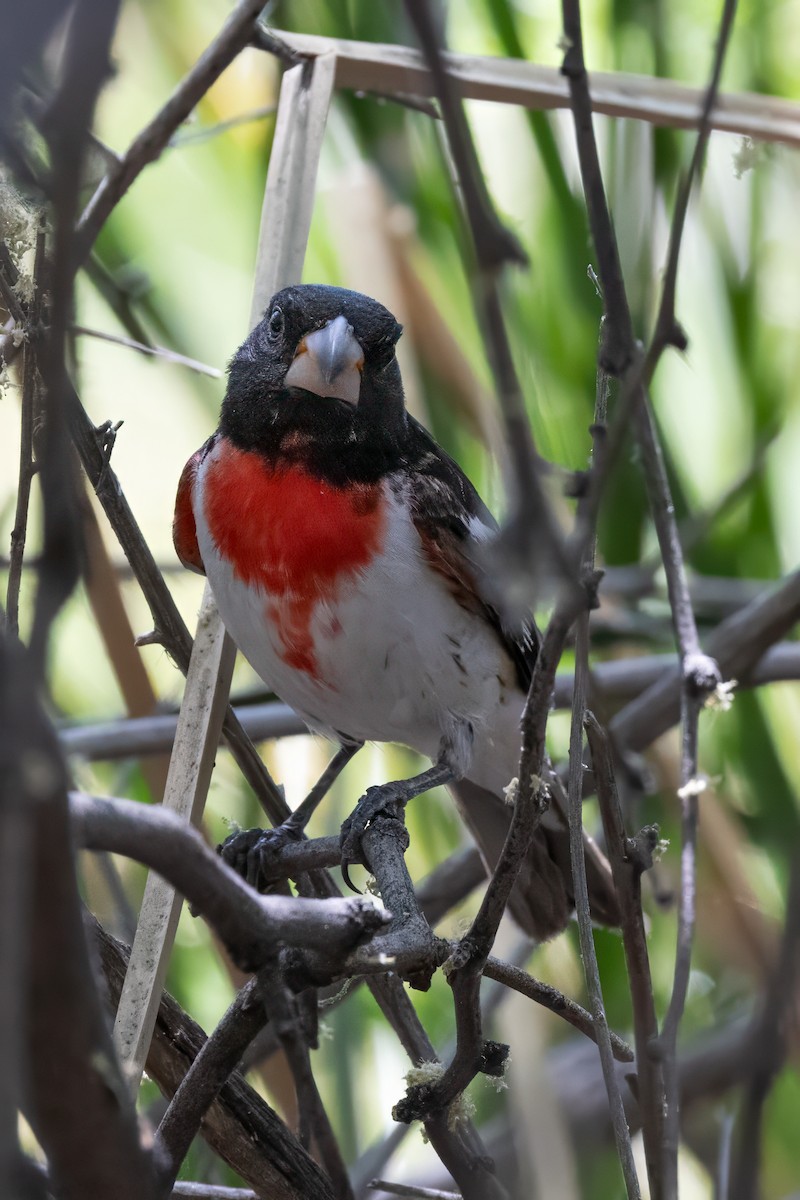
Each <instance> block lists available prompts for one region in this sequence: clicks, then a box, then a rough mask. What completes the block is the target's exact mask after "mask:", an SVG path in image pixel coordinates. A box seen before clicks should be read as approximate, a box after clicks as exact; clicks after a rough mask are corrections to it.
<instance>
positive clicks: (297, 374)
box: [173, 284, 618, 941]
mask: <svg viewBox="0 0 800 1200" xmlns="http://www.w3.org/2000/svg"><path fill="white" fill-rule="evenodd" d="M401 333H402V326H401V325H400V324H399V323H398V321H397V320H396V319H395V317H394V316H393V315H392V313H391V312H389V310H388V309H387V308H385V307H384V306H383V305H382V304H380V303H379V302H378V301H377V300H374V299H372V298H370V297H368V296H365V295H363V294H361V293H359V292H355V291H350V290H347V289H345V288H340V287H333V286H328V285H321V284H297V285H294V286H290V287H286V288H283V289H282V290H280V291H278V292H277V293H276V294H275V295H274V296H273V298H272V299H271V301H270V303H269V304H268V306H267V308H266V310H265V312H264V315H263V318H262V319H261V320H260V321H259V322H258V324H256V325H255V327H254V328H253V330H252V331H251V333H250V334H249V336H248V337H247V338H246V340H245V341H244V342H243V344H242V345H241V346H240V347H239V349H238V350H237V351H236V353H235V354H234V355H233V358H232V359H231V362H230V364H229V368H228V382H227V389H226V392H225V396H224V399H223V402H222V407H221V412H220V419H219V425H218V428H217V429H216V431H215V432H214V433H213V434H212V435H211V436H210V437H209V438H208V440H207V441H206V442H205V443H204V445H203V446H202V447H201V448H200V449H199V450H198V451H197V452H196V453H195V454H194V455H192V457H191V458H190V459H189V461H188V463H187V464H186V466H185V467H184V469H183V472H182V474H181V477H180V482H179V486H178V493H177V498H176V505H175V515H174V523H173V539H174V544H175V549H176V552H177V554H178V557H179V559H180V560H181V562H182V563H183V564H184V566H186V567H187V568H189V569H191V570H194V571H197V572H201V573H204V574H205V575H206V577H207V580H208V583H209V585H210V587H211V590H212V592H213V595H214V598H215V600H216V603H217V607H218V609H219V612H220V615H221V617H222V620H223V622H224V624H225V626H226V628H227V630H228V632H229V633H230V634H231V636H232V637H233V639H234V641H235V642H236V644H237V646H238V648H239V649H240V651H241V652H242V653H243V655H244V656H245V658H246V659H248V661H249V662H250V664H251V665H252V667H253V668H254V670H255V671H256V672H257V674H258V675H259V676H260V677H261V678H262V680H263V681H264V682H265V683H266V684H267V686H268V687H269V688H270V689H271V690H273V691H274V692H275V693H276V694H277V695H278V696H279V697H280V698H281V699H282V700H283V701H284V702H285V703H287V704H288V705H290V706H291V707H292V708H293V709H294V710H295V711H296V712H297V713H298V714H299V716H300V717H301V718H302V719H303V720H304V721H305V723H306V724H307V725H308V727H309V728H310V729H312V730H314V731H316V732H319V733H321V734H323V735H325V736H326V737H328V738H330V739H332V740H334V741H338V742H339V743H340V745H341V747H342V754H343V756H344V758H345V759H346V758H347V757H349V756H350V755H351V754H352V753H353V752H354V751H355V750H356V749H357V748H358V747H359V746H361V745H362V744H363V743H365V742H395V743H401V744H404V745H406V746H409V747H411V748H412V749H414V750H416V751H418V752H419V753H420V754H421V755H423V756H425V757H427V758H429V759H430V760H431V763H432V765H431V767H430V768H429V769H427V770H425V771H423V772H421V773H420V774H419V775H417V776H415V777H413V778H412V779H410V780H399V781H394V782H392V783H390V784H387V785H381V786H378V787H373V788H370V789H369V791H368V792H367V794H366V796H365V797H364V798H362V801H361V802H360V803H359V805H358V806H357V807H356V810H355V812H354V814H353V816H352V817H351V818H350V819H349V822H345V825H344V826H343V829H342V848H343V861H344V863H345V865H347V863H349V862H352V861H358V860H359V839H360V837H361V836H362V835H363V832H364V830H365V829H366V828H367V826H368V825H369V823H370V822H371V821H372V820H373V819H374V818H375V816H376V815H377V814H378V813H379V812H382V811H384V812H385V811H391V812H392V813H393V814H394V815H397V814H398V813H399V812H401V811H403V810H404V807H405V805H406V803H407V802H408V801H409V800H410V799H411V798H413V797H414V796H416V795H419V794H421V793H423V792H425V791H428V790H429V789H430V788H432V787H434V786H436V785H440V784H445V785H448V786H449V787H450V790H451V791H452V793H453V795H454V797H455V799H456V803H457V805H458V807H459V809H460V810H461V812H462V814H463V817H464V819H465V821H466V824H467V826H468V828H469V829H470V831H471V833H472V835H473V837H474V838H475V840H476V842H477V844H478V847H479V849H480V851H481V854H482V856H483V858H484V862H485V865H486V867H487V869H488V870H491V869H492V868H493V867H494V865H495V864H496V862H497V860H498V858H499V855H500V852H501V850H502V847H503V843H504V841H505V836H506V833H507V831H508V828H509V825H510V821H511V810H510V808H509V805H508V803H507V802H506V798H505V793H506V789H508V787H509V784H510V782H511V780H512V778H513V777H514V776H515V775H516V773H517V769H518V763H519V756H520V744H521V732H520V721H521V716H522V712H523V708H524V704H525V698H526V693H527V690H528V686H529V683H530V680H531V675H532V671H533V667H534V663H535V660H536V653H537V648H538V645H539V634H538V631H537V629H536V626H535V624H534V622H533V620H530V619H529V620H526V621H524V622H523V623H522V624H521V625H520V624H519V623H518V624H517V625H516V627H515V628H509V627H507V625H506V623H505V622H504V621H503V619H502V618H501V615H500V613H499V611H498V608H497V607H496V606H495V605H493V604H492V603H491V602H489V600H487V599H486V597H485V595H484V594H483V589H482V586H481V575H482V572H481V568H480V562H481V553H482V550H483V549H485V547H486V545H487V544H488V543H489V542H490V541H491V539H492V538H493V537H494V536H495V534H496V532H497V528H498V526H497V523H496V521H495V520H494V518H493V517H492V515H491V513H490V512H489V509H488V508H487V507H486V505H485V504H484V502H483V501H482V499H481V498H480V496H479V495H478V492H477V491H476V489H475V488H474V486H473V485H472V483H471V482H470V481H469V479H468V478H467V476H466V475H465V474H464V472H463V471H462V470H461V468H460V467H459V466H458V464H457V463H456V462H455V461H454V460H453V459H452V458H451V457H450V456H449V455H448V454H447V453H446V452H445V451H444V449H443V448H442V447H441V446H440V445H438V443H437V442H436V441H435V440H434V438H433V437H432V435H431V434H430V433H429V432H428V431H427V430H426V429H425V428H424V426H423V425H422V424H421V423H420V422H419V421H417V420H416V419H415V418H414V417H413V416H412V415H411V414H410V413H409V412H408V410H407V409H406V406H405V400H404V393H403V384H402V379H401V374H400V368H399V365H398V361H397V355H396V346H397V342H398V340H399V338H400V335H401ZM307 815H308V813H307V811H304V812H303V813H302V814H301V815H300V816H299V817H298V816H297V814H295V818H296V819H295V823H294V826H293V830H294V832H295V833H297V832H298V830H299V828H300V827H301V826H302V825H303V824H304V823H305V820H306V819H307ZM291 821H292V818H290V821H289V823H287V827H289V826H290V825H291ZM243 832H244V831H243ZM248 832H249V831H248ZM254 832H255V833H256V834H257V833H259V832H260V831H254ZM236 838H237V835H234V838H233V848H229V850H228V855H227V857H228V861H230V862H231V863H232V864H235V865H237V868H238V869H240V870H241V871H242V872H243V873H244V872H245V871H246V870H247V867H246V863H247V861H248V860H249V862H250V863H251V875H252V874H253V872H252V861H253V855H252V854H251V853H250V851H252V849H253V847H254V845H255V844H256V843H255V842H254V841H253V839H252V838H251V839H250V840H249V841H248V840H245V842H243V841H242V839H241V835H240V836H239V838H238V842H237V840H236ZM230 840H231V839H229V841H230ZM243 850H244V854H243ZM223 857H225V848H223ZM586 863H587V871H588V874H589V885H590V894H591V896H592V913H593V916H594V918H595V920H597V921H599V922H602V923H606V924H617V923H618V914H617V910H616V899H615V894H614V889H613V884H612V882H611V877H610V872H609V871H608V868H607V863H605V861H604V860H603V858H602V855H601V854H599V852H596V851H595V850H594V848H593V847H590V850H589V851H587V853H586ZM257 877H258V872H257V871H256V872H255V878H257ZM252 881H253V879H252V878H251V882H252ZM573 907H574V902H573V895H572V880H571V868H570V859H569V845H568V834H567V831H566V826H565V823H564V821H563V818H562V817H560V816H559V814H558V813H557V812H551V813H548V814H547V815H546V816H545V818H544V820H543V822H542V823H541V825H540V827H539V829H538V831H537V833H536V835H535V837H534V840H533V843H532V846H531V849H530V853H529V855H528V858H527V860H526V862H525V863H524V865H523V869H522V871H521V873H520V876H519V877H518V880H517V883H516V885H515V887H514V890H513V892H512V895H511V900H510V908H511V911H512V914H513V915H514V917H515V918H516V920H517V922H518V923H519V924H520V925H521V926H522V927H523V929H525V930H526V931H527V932H528V933H529V934H530V935H531V936H532V937H534V938H536V939H537V940H539V941H543V940H546V939H548V938H551V937H553V936H554V935H555V934H557V933H559V932H560V931H561V930H563V929H564V927H565V926H566V925H567V923H568V921H569V919H570V916H571V913H572V910H573Z"/></svg>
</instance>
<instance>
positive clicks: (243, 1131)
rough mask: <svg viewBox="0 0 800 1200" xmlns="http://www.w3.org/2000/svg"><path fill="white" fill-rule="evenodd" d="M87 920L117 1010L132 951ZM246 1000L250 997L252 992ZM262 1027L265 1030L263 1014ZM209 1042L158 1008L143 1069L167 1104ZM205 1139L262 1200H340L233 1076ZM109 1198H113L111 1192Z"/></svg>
mask: <svg viewBox="0 0 800 1200" xmlns="http://www.w3.org/2000/svg"><path fill="white" fill-rule="evenodd" d="M87 919H88V920H89V921H90V923H91V926H92V929H93V932H94V936H95V939H96V942H97V944H98V947H99V951H100V957H101V961H102V967H103V972H104V974H105V978H106V983H107V985H108V990H109V1001H110V1004H111V1007H112V1009H113V1008H114V1007H115V1006H116V1004H117V1003H118V1002H119V997H120V993H121V991H122V984H123V981H124V979H125V971H126V969H127V963H128V951H127V949H126V948H125V947H123V946H121V945H120V943H119V942H117V941H116V940H115V939H114V938H112V937H110V936H109V934H108V933H106V931H105V930H104V929H103V928H102V926H101V925H100V924H99V923H98V922H97V921H96V920H95V919H94V918H93V917H89V918H87ZM245 992H246V993H247V994H248V995H251V993H249V992H248V989H247V988H245ZM249 1015H250V1016H252V1015H253V1013H249ZM247 1016H248V1010H247V1008H246V1007H244V1006H243V1018H244V1024H245V1026H246V1023H247ZM223 1020H224V1018H223ZM258 1022H259V1024H261V1023H263V1018H262V1015H261V1014H260V1013H259V1014H258ZM244 1032H245V1031H244V1030H243V1031H242V1036H244ZM206 1042H207V1039H206V1035H205V1034H204V1033H203V1030H202V1029H201V1028H200V1026H199V1025H197V1024H196V1023H195V1022H194V1021H193V1020H192V1019H191V1017H189V1016H188V1015H187V1014H186V1013H185V1012H184V1011H183V1010H182V1009H181V1007H180V1005H178V1004H177V1003H176V1001H175V1000H173V999H172V997H171V996H169V995H167V994H166V993H165V994H164V995H163V996H162V998H161V1003H160V1005H159V1010H158V1019H157V1021H156V1028H155V1034H154V1037H153V1041H152V1043H151V1045H150V1049H149V1051H148V1055H147V1064H146V1065H147V1073H148V1075H149V1076H150V1078H151V1079H153V1080H155V1082H156V1083H157V1084H158V1087H159V1088H160V1090H161V1092H162V1093H163V1094H164V1095H165V1096H167V1098H169V1097H172V1096H174V1095H175V1094H176V1093H177V1091H178V1088H179V1087H180V1085H181V1082H182V1080H183V1079H184V1078H185V1077H186V1074H187V1071H188V1070H189V1068H190V1067H191V1065H192V1063H193V1062H194V1061H195V1059H196V1058H197V1056H198V1054H200V1052H201V1050H202V1049H203V1047H204V1046H205V1044H206ZM231 1052H232V1047H231ZM195 1078H197V1076H195ZM187 1099H188V1097H187ZM202 1135H203V1137H204V1138H205V1140H206V1141H207V1142H208V1144H209V1145H210V1146H211V1148H212V1149H213V1150H215V1151H216V1153H217V1154H219V1156H220V1157H221V1158H222V1159H223V1161H224V1162H226V1163H228V1165H229V1166H231V1167H232V1168H233V1169H234V1171H236V1172H237V1174H239V1175H241V1176H242V1178H243V1179H245V1180H246V1181H247V1182H248V1183H249V1184H251V1186H253V1187H254V1188H255V1189H256V1194H257V1195H258V1196H259V1197H261V1198H262V1200H308V1197H309V1196H314V1197H317V1196H318V1197H319V1198H320V1200H336V1198H335V1197H334V1193H333V1191H332V1189H331V1187H330V1184H329V1182H328V1180H327V1179H326V1177H325V1175H324V1173H323V1172H322V1171H321V1170H320V1168H319V1167H318V1166H317V1164H316V1163H315V1162H314V1161H313V1159H312V1158H311V1157H310V1156H309V1155H308V1154H306V1152H305V1151H304V1150H303V1148H302V1146H301V1145H300V1143H299V1142H298V1141H297V1139H296V1138H295V1137H294V1136H293V1135H292V1134H291V1133H290V1132H289V1130H288V1129H287V1128H286V1126H285V1125H284V1123H283V1121H281V1120H280V1118H279V1117H278V1116H277V1115H276V1114H275V1112H273V1110H272V1109H271V1108H270V1107H269V1105H268V1104H267V1103H266V1101H265V1100H263V1099H262V1097H261V1096H259V1095H258V1093H257V1092H255V1091H254V1090H253V1089H252V1088H251V1087H250V1086H249V1085H248V1084H247V1083H245V1081H244V1079H243V1078H242V1077H241V1075H239V1074H238V1073H237V1072H235V1071H234V1072H233V1073H232V1074H230V1075H229V1077H227V1079H226V1082H225V1083H223V1085H222V1087H221V1089H220V1091H219V1093H218V1095H217V1097H216V1099H215V1100H214V1102H213V1103H212V1105H211V1107H210V1108H209V1109H208V1110H207V1111H206V1113H205V1117H204V1118H203V1123H202ZM178 1186H180V1185H178ZM107 1194H108V1195H115V1194H116V1193H115V1192H113V1191H110V1192H108V1193H107ZM178 1194H180V1193H178ZM189 1194H191V1193H189ZM237 1200H238V1198H237Z"/></svg>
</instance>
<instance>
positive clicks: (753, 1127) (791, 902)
mask: <svg viewBox="0 0 800 1200" xmlns="http://www.w3.org/2000/svg"><path fill="white" fill-rule="evenodd" d="M799 980H800V860H798V858H797V857H796V856H795V859H794V861H793V862H792V864H791V869H790V876H789V891H788V895H787V897H786V917H785V920H784V927H783V937H782V939H781V946H780V952H779V954H778V961H777V963H776V964H775V969H774V971H773V972H772V975H771V978H770V979H769V982H768V986H767V989H766V994H765V996H764V998H763V1001H762V1004H761V1012H760V1013H759V1014H758V1016H757V1018H756V1020H755V1021H754V1026H753V1045H754V1046H757V1047H758V1056H757V1057H754V1061H753V1063H752V1066H751V1074H750V1078H749V1080H748V1082H747V1085H746V1087H745V1092H744V1098H743V1102H742V1107H741V1111H740V1114H739V1130H738V1139H737V1140H738V1145H737V1152H736V1158H735V1167H734V1169H733V1171H732V1182H733V1186H732V1187H731V1189H730V1193H729V1194H730V1198H731V1200H757V1197H758V1195H759V1170H760V1165H761V1156H762V1146H761V1142H762V1138H763V1133H764V1105H765V1104H766V1101H767V1097H768V1096H769V1093H770V1091H771V1089H772V1087H773V1084H774V1083H775V1079H776V1077H777V1075H778V1073H779V1071H780V1070H781V1068H782V1067H783V1064H784V1062H785V1061H786V1055H787V1051H788V1043H789V1037H790V1033H791V1030H792V1026H793V1024H796V1011H797V984H798V981H799Z"/></svg>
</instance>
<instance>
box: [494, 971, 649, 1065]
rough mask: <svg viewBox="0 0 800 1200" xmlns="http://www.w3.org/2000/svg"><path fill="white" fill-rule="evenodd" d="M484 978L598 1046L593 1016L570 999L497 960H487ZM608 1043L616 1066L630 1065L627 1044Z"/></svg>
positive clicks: (613, 1035)
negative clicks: (541, 1010)
mask: <svg viewBox="0 0 800 1200" xmlns="http://www.w3.org/2000/svg"><path fill="white" fill-rule="evenodd" d="M483 975H484V978H485V979H496V980H497V982H498V983H503V984H505V985H506V987H510V988H513V990H514V991H515V992H519V993H520V994H521V995H523V996H527V997H528V999H529V1000H533V1001H534V1002H535V1003H536V1004H541V1006H542V1007H543V1008H546V1009H548V1011H549V1012H552V1013H555V1014H556V1016H559V1017H562V1018H563V1019H564V1020H565V1021H566V1022H567V1023H568V1024H569V1025H571V1026H572V1027H573V1029H577V1030H579V1031H580V1033H583V1034H585V1035H586V1037H588V1038H589V1040H590V1041H592V1042H594V1043H595V1045H596V1044H597V1031H596V1029H595V1024H594V1018H593V1016H592V1014H591V1013H590V1012H587V1011H586V1009H585V1008H582V1007H581V1006H580V1004H576V1003H575V1001H574V1000H570V998H569V996H565V995H564V993H563V992H560V991H559V990H558V988H554V987H551V985H550V984H549V983H542V982H541V981H540V980H538V979H534V978H533V976H532V975H528V973H527V972H526V971H522V970H520V968H519V967H515V966H513V965H512V964H511V963H507V962H502V961H501V960H500V959H499V958H492V957H490V958H488V959H487V960H486V966H485V967H484V968H483ZM610 1039H611V1048H612V1051H613V1054H614V1058H616V1059H617V1060H618V1061H619V1062H633V1050H632V1049H631V1047H630V1046H629V1045H628V1043H627V1042H626V1041H624V1040H623V1039H622V1038H621V1037H619V1036H618V1035H617V1034H616V1033H611V1034H610Z"/></svg>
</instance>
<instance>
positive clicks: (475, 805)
mask: <svg viewBox="0 0 800 1200" xmlns="http://www.w3.org/2000/svg"><path fill="white" fill-rule="evenodd" d="M450 790H451V792H452V793H453V796H454V798H455V800H456V803H457V804H458V807H459V809H460V810H461V814H462V816H463V818H464V820H465V822H466V824H467V826H468V828H469V830H470V832H471V833H472V836H473V837H474V838H475V841H476V842H477V843H478V848H479V849H480V852H481V855H482V856H483V860H484V862H485V864H486V867H487V869H488V870H493V869H494V867H495V865H496V863H497V860H498V858H499V857H500V852H501V850H502V849H503V845H504V843H505V840H506V834H507V833H508V829H509V825H510V824H511V809H510V808H509V806H508V805H507V804H506V803H504V801H503V800H501V799H500V797H499V796H495V795H494V794H493V793H492V792H489V791H487V790H486V789H485V788H482V787H479V786H478V785H477V784H475V783H471V782H470V781H469V780H468V779H462V780H460V781H459V782H458V783H455V784H452V785H451V788H450ZM584 857H585V861H586V876H587V882H588V885H589V904H590V908H591V913H592V917H593V918H594V920H595V921H597V922H598V923H599V924H601V925H618V924H619V908H618V904H617V896H616V891H615V889H614V883H613V879H612V877H611V869H610V867H609V865H608V861H607V860H606V858H605V856H604V855H603V854H602V852H601V851H600V849H599V848H598V846H597V845H596V843H595V842H594V841H593V840H592V839H591V838H589V837H588V836H586V835H584ZM574 907H575V901H574V897H573V890H572V869H571V866H570V857H569V833H568V830H567V827H566V824H565V823H564V820H563V818H562V817H561V814H560V813H559V812H558V811H557V810H553V809H551V810H549V811H548V812H547V813H546V814H545V816H544V817H543V819H542V822H541V824H540V826H539V829H538V830H537V832H536V835H535V836H534V839H533V843H532V845H531V848H530V851H529V853H528V857H527V859H526V861H525V862H524V863H523V864H522V868H521V870H520V873H519V876H518V878H517V882H516V884H515V885H514V889H513V891H512V893H511V897H510V900H509V908H510V910H511V913H512V915H513V916H514V918H515V919H516V921H517V923H518V924H519V925H520V926H521V927H522V928H523V929H524V930H525V932H526V933H529V934H530V935H531V937H533V938H535V939H536V940H537V941H542V942H543V941H547V939H548V938H552V937H555V935H556V934H557V933H560V932H561V931H562V929H564V928H565V926H566V925H567V923H568V921H569V919H570V916H571V915H572V911H573V909H574Z"/></svg>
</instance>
